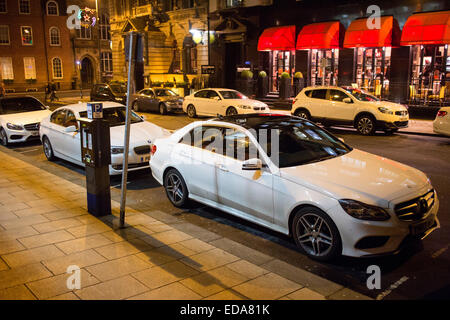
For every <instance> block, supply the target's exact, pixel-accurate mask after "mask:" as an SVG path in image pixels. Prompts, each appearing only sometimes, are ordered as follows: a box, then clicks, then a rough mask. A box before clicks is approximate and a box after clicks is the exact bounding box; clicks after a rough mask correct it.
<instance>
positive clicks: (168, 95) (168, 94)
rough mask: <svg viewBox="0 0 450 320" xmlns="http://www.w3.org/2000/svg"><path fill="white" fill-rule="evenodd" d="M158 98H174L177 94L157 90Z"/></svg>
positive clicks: (167, 90) (166, 90) (170, 91)
mask: <svg viewBox="0 0 450 320" xmlns="http://www.w3.org/2000/svg"><path fill="white" fill-rule="evenodd" d="M155 93H156V96H158V97H174V96H176V95H177V94H176V93H175V92H173V91H172V90H170V89H156V90H155Z"/></svg>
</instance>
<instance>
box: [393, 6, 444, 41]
mask: <svg viewBox="0 0 450 320" xmlns="http://www.w3.org/2000/svg"><path fill="white" fill-rule="evenodd" d="M449 43H450V11H439V12H421V13H414V14H413V15H412V16H410V17H409V18H408V20H406V23H405V26H404V27H403V32H402V38H401V40H400V44H401V45H402V46H410V45H414V44H449Z"/></svg>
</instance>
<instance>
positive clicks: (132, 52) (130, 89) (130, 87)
mask: <svg viewBox="0 0 450 320" xmlns="http://www.w3.org/2000/svg"><path fill="white" fill-rule="evenodd" d="M129 37H130V40H129V41H130V42H129V55H128V58H129V59H128V61H129V62H128V84H127V108H126V113H127V114H126V121H125V137H124V143H123V145H124V150H123V165H122V189H121V195H120V228H124V227H125V207H126V200H127V180H128V152H129V147H130V122H131V106H130V104H131V101H130V100H131V99H130V97H131V96H132V95H133V94H134V88H135V85H134V72H135V65H136V37H137V34H136V33H135V32H131V33H130V35H129Z"/></svg>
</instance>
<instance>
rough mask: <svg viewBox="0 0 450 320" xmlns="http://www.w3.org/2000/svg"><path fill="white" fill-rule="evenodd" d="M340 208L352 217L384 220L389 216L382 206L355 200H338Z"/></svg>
mask: <svg viewBox="0 0 450 320" xmlns="http://www.w3.org/2000/svg"><path fill="white" fill-rule="evenodd" d="M339 204H340V205H341V207H342V209H344V211H345V212H347V213H348V214H349V215H351V216H352V217H353V218H356V219H360V220H372V221H384V220H388V219H389V218H390V216H389V214H388V213H387V212H386V211H385V210H384V209H382V208H380V207H376V206H371V205H369V204H365V203H362V202H359V201H356V200H350V199H342V200H339Z"/></svg>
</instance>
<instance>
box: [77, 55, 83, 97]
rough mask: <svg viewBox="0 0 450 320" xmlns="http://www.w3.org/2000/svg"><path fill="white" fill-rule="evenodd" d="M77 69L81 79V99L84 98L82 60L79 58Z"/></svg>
mask: <svg viewBox="0 0 450 320" xmlns="http://www.w3.org/2000/svg"><path fill="white" fill-rule="evenodd" d="M77 69H78V74H79V79H80V99H83V81H82V80H81V61H80V60H77Z"/></svg>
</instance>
